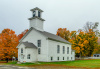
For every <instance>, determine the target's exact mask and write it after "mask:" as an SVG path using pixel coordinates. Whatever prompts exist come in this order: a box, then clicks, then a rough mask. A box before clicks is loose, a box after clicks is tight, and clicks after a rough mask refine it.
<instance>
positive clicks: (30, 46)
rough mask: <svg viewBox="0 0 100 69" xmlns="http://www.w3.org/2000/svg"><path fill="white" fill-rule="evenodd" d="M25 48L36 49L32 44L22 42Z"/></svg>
mask: <svg viewBox="0 0 100 69" xmlns="http://www.w3.org/2000/svg"><path fill="white" fill-rule="evenodd" d="M22 43H23V44H24V45H25V46H26V47H27V48H37V46H35V45H34V44H33V43H30V42H22Z"/></svg>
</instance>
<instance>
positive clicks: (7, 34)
mask: <svg viewBox="0 0 100 69" xmlns="http://www.w3.org/2000/svg"><path fill="white" fill-rule="evenodd" d="M18 43H19V41H18V37H17V35H16V34H15V32H14V31H13V30H10V29H4V30H3V31H2V32H1V34H0V57H1V58H0V59H5V58H12V57H13V56H14V57H17V54H18V50H17V48H16V46H17V45H18Z"/></svg>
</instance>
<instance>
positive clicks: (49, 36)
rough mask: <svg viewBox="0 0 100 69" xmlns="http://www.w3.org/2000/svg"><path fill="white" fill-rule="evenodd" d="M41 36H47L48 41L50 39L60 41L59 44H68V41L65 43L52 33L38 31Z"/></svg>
mask: <svg viewBox="0 0 100 69" xmlns="http://www.w3.org/2000/svg"><path fill="white" fill-rule="evenodd" d="M40 32H41V33H42V34H43V35H45V36H47V37H48V39H51V40H56V41H61V42H65V43H69V44H70V42H68V41H66V40H65V39H63V38H61V37H60V36H58V35H55V34H52V33H49V32H46V31H40Z"/></svg>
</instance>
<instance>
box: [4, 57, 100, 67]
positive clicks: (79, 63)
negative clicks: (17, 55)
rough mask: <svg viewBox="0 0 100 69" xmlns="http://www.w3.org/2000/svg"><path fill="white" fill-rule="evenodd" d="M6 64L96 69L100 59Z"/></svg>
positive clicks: (99, 65)
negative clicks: (57, 65)
mask: <svg viewBox="0 0 100 69" xmlns="http://www.w3.org/2000/svg"><path fill="white" fill-rule="evenodd" d="M5 64H14V65H19V66H29V65H44V64H59V65H67V66H75V67H87V68H95V67H100V59H97V60H75V61H64V62H38V63H22V64H17V62H9V63H5Z"/></svg>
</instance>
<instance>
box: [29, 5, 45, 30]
mask: <svg viewBox="0 0 100 69" xmlns="http://www.w3.org/2000/svg"><path fill="white" fill-rule="evenodd" d="M30 11H32V17H31V18H29V20H30V28H31V27H34V28H35V29H37V30H40V31H43V22H44V21H45V20H44V19H42V12H43V11H42V10H41V9H39V8H38V7H36V8H34V9H31V10H30Z"/></svg>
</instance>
